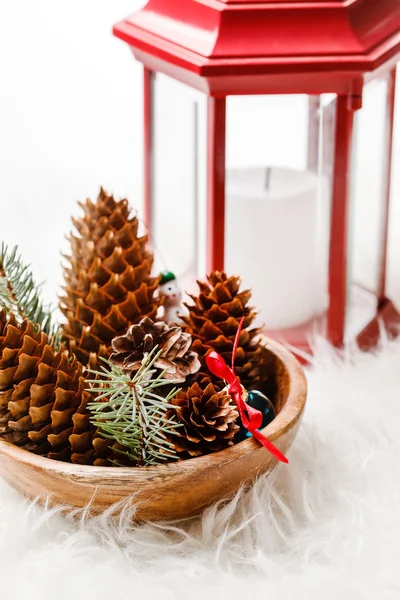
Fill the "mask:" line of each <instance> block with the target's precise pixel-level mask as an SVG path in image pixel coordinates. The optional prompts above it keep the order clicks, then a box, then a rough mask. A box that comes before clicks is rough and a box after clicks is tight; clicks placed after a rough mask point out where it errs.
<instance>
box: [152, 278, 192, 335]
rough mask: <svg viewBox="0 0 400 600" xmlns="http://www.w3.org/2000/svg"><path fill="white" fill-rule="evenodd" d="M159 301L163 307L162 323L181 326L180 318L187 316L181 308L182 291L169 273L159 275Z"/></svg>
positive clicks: (182, 307) (183, 308)
mask: <svg viewBox="0 0 400 600" xmlns="http://www.w3.org/2000/svg"><path fill="white" fill-rule="evenodd" d="M159 294H160V299H161V301H162V306H163V307H164V321H165V322H166V323H167V324H168V325H183V320H182V319H181V317H182V316H184V315H186V314H187V311H186V310H185V307H184V306H182V291H181V289H180V288H179V286H178V282H177V280H176V277H175V275H174V274H173V273H171V271H168V272H166V273H162V274H161V283H160V287H159Z"/></svg>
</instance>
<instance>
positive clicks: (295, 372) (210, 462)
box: [0, 335, 307, 480]
mask: <svg viewBox="0 0 400 600" xmlns="http://www.w3.org/2000/svg"><path fill="white" fill-rule="evenodd" d="M260 338H261V339H262V340H263V342H264V344H265V346H266V348H267V349H268V350H269V351H271V353H273V354H274V355H275V356H277V358H278V360H279V361H280V362H281V363H282V364H283V365H284V367H285V369H286V371H287V374H288V381H289V390H288V395H287V399H286V402H285V404H284V406H283V407H282V409H281V411H280V412H279V413H278V415H277V416H276V417H275V419H274V420H273V421H271V423H269V425H267V427H265V428H264V429H262V430H261V431H262V433H263V434H264V435H265V436H266V437H267V438H268V439H269V440H271V441H273V440H276V439H277V438H279V437H280V436H281V435H282V433H284V432H285V431H287V430H289V429H291V428H292V427H293V426H294V425H295V423H296V422H297V421H298V420H299V419H300V418H301V415H302V413H303V410H304V406H305V403H306V399H307V380H306V377H305V374H304V371H303V369H302V367H301V366H300V364H299V362H298V361H297V359H296V358H295V356H294V355H293V354H292V353H291V352H290V350H288V349H287V348H285V347H284V346H282V345H281V344H279V343H278V342H276V341H275V340H272V339H271V338H268V337H266V336H264V335H261V336H260ZM257 450H264V449H263V447H262V446H261V445H260V444H259V443H258V442H257V441H256V440H254V438H249V439H247V440H243V441H242V442H239V443H237V444H234V445H233V446H230V447H229V448H225V449H224V450H220V451H219V452H214V453H211V454H206V455H203V456H197V457H195V458H191V459H188V460H181V461H174V462H169V463H166V464H160V465H152V466H143V467H104V466H94V465H79V464H74V463H67V462H63V461H58V460H53V459H50V458H47V457H45V456H40V455H37V454H34V453H32V452H29V451H28V450H25V449H24V448H23V447H19V446H16V445H14V444H12V443H11V442H7V441H5V440H2V439H1V438H0V455H3V456H6V457H8V458H11V459H12V460H16V461H18V462H19V463H23V464H25V465H27V466H31V467H34V468H36V469H39V470H46V471H54V472H63V473H64V474H66V475H67V474H68V473H70V474H74V475H75V476H81V477H85V476H89V475H94V474H96V473H97V474H100V473H101V474H102V479H103V480H105V479H114V480H115V478H119V479H124V478H129V479H132V478H134V477H135V476H139V475H140V476H143V475H144V474H146V473H147V474H148V475H149V476H156V475H160V476H161V477H162V476H166V475H172V474H174V475H177V474H178V473H184V472H185V471H187V470H188V471H193V470H194V469H196V468H200V467H205V468H207V469H209V468H212V467H218V466H220V465H221V464H222V463H226V462H232V461H235V460H237V459H240V458H242V457H244V456H246V455H248V454H250V453H253V452H255V451H257Z"/></svg>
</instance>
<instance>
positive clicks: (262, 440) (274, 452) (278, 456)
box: [249, 429, 289, 463]
mask: <svg viewBox="0 0 400 600" xmlns="http://www.w3.org/2000/svg"><path fill="white" fill-rule="evenodd" d="M249 431H250V433H251V435H252V436H253V437H255V438H256V440H258V441H259V442H260V444H262V445H263V446H264V448H266V449H267V450H268V452H270V453H271V454H272V456H274V457H275V458H276V459H277V460H280V461H281V462H283V463H288V462H289V460H288V459H287V458H286V456H285V455H284V454H282V452H281V451H280V450H278V448H277V447H276V446H274V444H273V443H272V442H270V441H269V439H268V438H266V437H264V436H263V435H262V433H260V432H259V431H258V429H249Z"/></svg>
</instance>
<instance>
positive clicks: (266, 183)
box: [265, 167, 272, 190]
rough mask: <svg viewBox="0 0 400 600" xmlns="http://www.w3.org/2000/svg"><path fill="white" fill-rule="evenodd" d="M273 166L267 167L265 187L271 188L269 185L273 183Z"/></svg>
mask: <svg viewBox="0 0 400 600" xmlns="http://www.w3.org/2000/svg"><path fill="white" fill-rule="evenodd" d="M271 171H272V169H271V167H267V168H266V171H265V189H266V190H269V187H270V185H271Z"/></svg>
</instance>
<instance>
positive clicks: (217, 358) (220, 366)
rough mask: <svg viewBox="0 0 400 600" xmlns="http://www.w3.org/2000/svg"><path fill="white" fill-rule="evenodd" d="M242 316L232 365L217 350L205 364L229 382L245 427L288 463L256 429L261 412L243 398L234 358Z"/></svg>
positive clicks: (237, 336) (235, 346)
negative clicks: (229, 365)
mask: <svg viewBox="0 0 400 600" xmlns="http://www.w3.org/2000/svg"><path fill="white" fill-rule="evenodd" d="M243 321H244V317H242V319H241V320H240V323H239V327H238V330H237V333H236V337H235V343H234V345H233V352H232V367H228V365H227V364H226V362H225V361H224V359H223V358H222V356H221V355H220V354H218V352H215V351H213V352H210V354H209V355H208V356H207V357H206V362H207V366H208V368H209V369H210V371H211V373H213V374H214V375H216V376H217V377H220V378H221V379H224V380H225V381H226V382H227V383H228V384H229V393H230V395H231V397H232V399H233V400H234V402H235V404H236V406H237V407H238V410H239V415H240V418H241V420H242V423H243V427H245V428H246V429H247V430H248V431H249V432H250V433H251V435H252V436H253V437H255V438H256V440H258V441H259V442H260V444H262V445H263V446H264V448H266V449H267V450H268V451H269V452H270V453H271V454H272V456H274V457H275V458H276V459H277V460H280V461H282V462H284V463H288V462H289V461H288V459H287V458H286V456H285V455H284V454H282V452H281V451H280V450H278V448H277V447H276V446H274V444H273V443H272V442H270V441H269V440H268V439H267V438H266V437H265V436H264V435H262V433H260V432H259V431H258V429H259V427H261V423H262V413H261V412H260V411H259V410H257V409H256V408H252V407H251V406H249V405H248V404H246V402H245V401H244V400H243V390H242V386H241V385H240V383H239V380H238V378H237V377H236V374H235V370H234V369H235V358H236V352H237V349H238V346H239V337H240V332H241V331H242V327H243Z"/></svg>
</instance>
